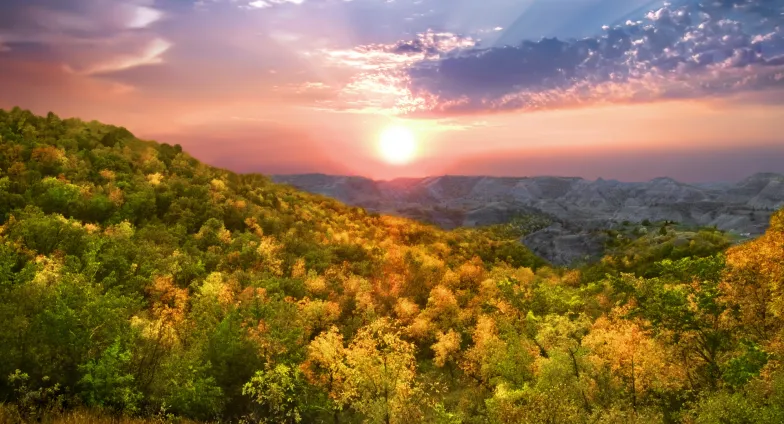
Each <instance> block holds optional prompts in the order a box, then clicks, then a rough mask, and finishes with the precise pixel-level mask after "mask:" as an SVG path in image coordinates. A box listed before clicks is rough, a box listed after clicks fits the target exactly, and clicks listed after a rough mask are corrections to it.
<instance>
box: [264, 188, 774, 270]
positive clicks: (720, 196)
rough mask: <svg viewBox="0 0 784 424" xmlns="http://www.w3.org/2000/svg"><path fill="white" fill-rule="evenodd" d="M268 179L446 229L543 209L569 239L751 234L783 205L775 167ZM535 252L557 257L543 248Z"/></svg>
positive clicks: (759, 230) (761, 229)
mask: <svg viewBox="0 0 784 424" xmlns="http://www.w3.org/2000/svg"><path fill="white" fill-rule="evenodd" d="M272 179H273V180H274V181H275V182H278V183H284V184H290V185H292V186H294V187H297V188H299V189H301V190H305V191H308V192H311V193H316V194H321V195H324V196H329V197H332V198H335V199H337V200H340V201H342V202H344V203H347V204H350V205H354V206H361V207H364V208H366V209H368V210H371V211H375V212H381V213H390V214H397V215H401V216H405V217H409V218H414V219H418V220H422V221H426V222H430V223H433V224H435V225H438V226H440V227H442V228H446V229H450V228H456V227H462V226H465V227H473V226H483V225H493V224H501V223H505V222H508V221H510V220H511V219H512V218H514V217H515V216H519V215H520V214H541V215H546V216H548V217H550V218H552V219H553V221H554V222H558V223H559V224H558V225H560V227H559V228H558V231H557V232H556V233H557V234H558V236H559V237H560V236H563V237H570V240H571V238H574V236H575V235H576V234H578V235H579V234H583V232H585V231H590V230H596V229H603V228H612V227H614V226H616V225H618V224H620V223H623V222H637V223H639V222H643V221H645V220H648V221H652V222H657V221H665V220H666V221H674V222H679V223H682V224H684V225H688V226H695V227H696V226H715V227H717V228H718V229H721V230H724V231H728V232H733V233H736V234H743V235H748V236H756V235H759V234H762V233H763V232H764V231H765V229H766V227H767V223H768V222H769V219H770V216H771V214H772V212H773V211H775V210H776V209H778V208H781V207H783V206H784V175H782V174H776V173H757V174H754V175H751V176H749V177H747V178H745V179H743V180H741V181H738V182H734V183H724V182H719V183H701V184H688V183H683V182H679V181H676V180H674V179H672V178H669V177H658V178H654V179H652V180H650V181H647V182H621V181H617V180H604V179H601V178H600V179H597V180H595V181H589V180H585V179H583V178H580V177H558V176H541V177H484V176H455V175H447V176H439V177H426V178H405V179H395V180H388V181H374V180H371V179H368V178H364V177H356V176H352V177H347V176H334V175H325V174H301V175H274V176H272ZM551 234H555V233H551ZM531 240H532V239H529V240H524V242H526V244H528V245H529V247H531V248H532V249H534V250H537V247H539V246H537V245H533V244H531V243H533V242H532V241H531ZM537 240H539V239H537ZM586 244H587V245H592V244H591V243H587V242H586ZM561 250H563V249H561ZM578 250H579V249H578ZM538 253H540V254H542V255H543V256H545V257H546V258H547V259H549V260H551V261H554V262H559V261H558V260H556V259H555V258H554V256H553V255H552V254H549V253H548V252H543V251H538ZM552 253H553V254H555V253H556V252H552ZM584 253H585V252H582V251H575V253H574V254H575V255H577V256H579V255H582V254H584ZM558 254H559V255H562V254H563V252H558ZM570 256H571V255H569V254H567V255H566V257H567V258H568V257H570ZM564 260H567V259H564Z"/></svg>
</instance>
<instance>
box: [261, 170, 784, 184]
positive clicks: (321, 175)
mask: <svg viewBox="0 0 784 424" xmlns="http://www.w3.org/2000/svg"><path fill="white" fill-rule="evenodd" d="M266 175H268V176H269V177H273V178H274V177H307V176H319V177H329V178H362V179H365V180H369V181H373V182H377V183H385V182H386V183H391V182H395V181H401V180H417V181H421V180H426V179H435V178H493V179H519V180H524V179H534V178H561V179H567V180H569V179H573V180H585V181H589V182H597V181H600V180H601V181H609V182H619V183H624V184H644V183H649V182H652V181H654V180H660V179H669V180H673V181H675V182H677V183H680V184H686V185H697V184H737V183H740V182H743V181H744V180H747V179H749V178H753V177H756V176H761V175H775V176H781V177H784V173H781V172H768V171H760V172H755V173H753V174H749V175H747V176H745V177H743V178H741V179H739V180H726V181H702V182H686V181H681V180H678V179H676V178H672V177H670V176H667V175H662V176H658V177H653V178H650V179H647V180H638V181H623V180H618V179H615V178H602V177H598V178H593V179H591V178H584V177H580V176H574V175H572V176H570V175H544V174H543V175H521V176H512V175H483V174H476V175H465V174H439V175H428V176H425V177H395V178H392V179H374V178H370V177H366V176H364V175H347V174H324V173H321V172H307V173H301V174H266Z"/></svg>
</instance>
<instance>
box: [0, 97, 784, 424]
mask: <svg viewBox="0 0 784 424" xmlns="http://www.w3.org/2000/svg"><path fill="white" fill-rule="evenodd" d="M0 224H1V225H0V322H2V323H3V326H2V327H0V357H2V358H3V360H2V361H0V399H3V400H4V402H6V403H4V404H0V421H4V422H29V421H47V420H49V421H52V420H54V421H52V422H58V421H57V420H61V421H59V422H84V421H85V420H87V419H93V420H95V422H99V420H101V419H102V418H101V417H104V416H105V417H107V418H106V419H107V420H109V419H111V418H112V417H119V416H126V417H139V418H140V419H145V418H146V419H149V420H150V421H151V422H175V421H177V420H178V419H180V418H188V419H192V420H199V421H221V422H229V421H231V422H238V421H240V420H243V421H244V422H275V423H297V422H303V423H319V422H330V423H360V422H367V423H418V422H422V423H425V422H427V423H466V424H468V423H519V422H530V423H560V422H570V423H573V422H577V423H588V422H592V423H593V422H602V423H627V422H683V423H703V422H704V423H712V422H771V423H774V422H781V421H782V419H784V408H782V406H781V405H784V372H783V371H782V370H781V367H780V364H781V359H782V354H784V350H782V346H784V344H782V341H783V340H784V339H783V337H784V332H783V330H782V329H784V321H783V319H784V309H782V305H784V297H782V296H784V292H783V291H782V287H781V282H782V275H784V274H783V272H784V271H782V270H784V262H782V258H784V255H782V254H781V253H782V251H784V213H782V212H779V213H777V214H775V215H774V216H773V217H772V220H771V226H770V228H769V229H768V231H767V233H766V234H765V235H764V236H762V237H761V238H759V239H757V240H754V241H751V242H748V243H744V244H740V245H738V246H735V247H732V248H729V250H726V251H725V248H726V247H727V240H726V238H725V237H724V236H723V235H722V234H721V233H720V232H718V231H707V232H701V233H693V234H685V233H683V232H678V231H675V229H674V228H670V227H663V230H658V231H659V232H658V233H654V232H651V233H650V234H647V235H644V236H640V237H637V238H634V239H633V240H632V239H630V241H628V242H623V243H620V244H618V246H615V249H616V250H614V251H613V254H610V255H607V256H606V257H605V258H604V259H603V260H602V261H600V262H599V263H598V264H594V265H592V266H588V267H585V268H581V269H573V270H568V269H559V268H552V267H550V266H548V265H547V264H546V263H545V262H544V261H542V260H541V259H539V258H537V257H536V256H535V255H533V254H532V253H531V252H530V251H529V250H528V249H526V248H525V247H524V246H522V245H521V244H519V243H518V242H517V241H516V237H517V236H518V235H519V233H518V231H519V230H520V229H523V230H525V229H529V227H537V226H538V225H540V224H541V223H539V222H536V221H515V223H514V224H515V225H513V226H495V227H488V228H482V229H465V228H463V229H458V230H454V231H444V230H441V229H438V228H436V227H434V226H431V225H426V224H421V223H417V222H414V221H411V220H408V219H404V218H397V217H390V216H381V215H378V214H375V213H371V212H367V211H366V210H364V209H362V208H358V207H351V206H345V205H343V204H341V203H339V202H337V201H335V200H332V199H329V198H326V197H322V196H318V195H312V194H307V193H304V192H301V191H298V190H296V189H294V188H292V187H289V186H285V185H277V184H275V183H272V182H271V181H270V180H269V179H268V178H266V177H263V176H260V175H237V174H234V173H231V172H229V171H226V170H221V169H216V168H212V167H209V166H206V165H204V164H201V163H199V162H198V161H196V160H194V159H193V158H191V157H190V156H188V155H187V154H186V153H185V152H183V151H182V149H181V148H180V147H179V146H170V145H167V144H157V143H154V142H149V141H144V140H139V139H137V138H135V137H133V135H132V134H131V133H129V132H128V131H127V130H125V129H123V128H119V127H113V126H107V125H102V124H100V123H97V122H89V123H88V122H82V121H79V120H60V119H59V118H58V117H57V116H55V115H53V114H49V115H48V116H46V117H39V116H35V115H32V114H31V113H29V112H27V111H23V110H19V109H14V110H12V111H0ZM619 235H621V236H622V237H623V236H624V234H623V233H619ZM86 417H92V418H86ZM107 422H108V421H107Z"/></svg>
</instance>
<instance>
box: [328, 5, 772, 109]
mask: <svg viewBox="0 0 784 424" xmlns="http://www.w3.org/2000/svg"><path fill="white" fill-rule="evenodd" d="M706 4H708V5H707V6H705V5H702V4H699V3H696V2H691V1H689V2H685V3H681V4H680V5H665V6H664V7H661V8H659V9H656V10H652V11H650V12H648V13H647V14H646V15H645V16H644V17H642V18H641V19H640V20H638V21H628V22H626V23H625V24H623V25H618V26H613V27H609V26H605V27H604V29H603V30H602V32H601V34H600V35H597V36H593V37H588V38H583V39H575V40H560V39H557V38H544V39H541V40H538V41H523V42H521V43H519V44H517V45H514V46H506V47H493V48H483V47H481V46H479V45H477V44H476V42H474V41H473V40H470V39H464V38H461V37H459V36H456V35H454V34H446V35H443V34H437V33H433V32H430V33H426V34H420V35H419V36H418V37H417V38H415V39H414V40H412V41H408V42H398V43H394V44H387V45H366V46H360V47H357V48H355V49H353V50H349V51H332V52H329V55H330V56H331V58H332V59H333V60H334V61H336V62H342V65H344V66H347V67H353V68H355V69H357V70H358V71H359V73H358V75H357V77H356V78H355V79H354V80H353V81H352V82H351V83H349V84H348V85H346V86H345V87H344V89H343V95H344V97H345V100H346V101H345V102H344V103H343V104H342V105H337V106H336V107H344V108H352V107H360V108H362V107H364V108H370V109H374V110H376V111H385V112H387V113H414V114H417V113H418V114H454V113H471V112H475V111H488V110H489V111H496V110H514V109H523V110H539V109H551V108H568V107H579V106H583V105H592V104H597V103H606V102H609V103H625V102H650V101H658V100H666V99H690V98H705V97H716V96H726V95H728V94H733V93H739V92H748V91H760V90H779V89H782V88H784V28H782V24H784V1H782V0H716V1H713V2H710V3H707V2H706ZM780 94H781V93H778V92H777V93H776V94H775V95H776V96H779V97H780V98H784V97H781V96H780ZM771 95H772V94H771Z"/></svg>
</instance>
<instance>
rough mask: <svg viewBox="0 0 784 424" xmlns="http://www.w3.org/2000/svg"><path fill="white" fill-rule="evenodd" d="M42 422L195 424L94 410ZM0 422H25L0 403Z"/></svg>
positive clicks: (71, 412) (65, 423)
mask: <svg viewBox="0 0 784 424" xmlns="http://www.w3.org/2000/svg"><path fill="white" fill-rule="evenodd" d="M35 422H36V423H42V424H170V423H171V424H196V423H195V422H194V421H189V420H179V419H177V420H167V419H164V418H129V417H122V418H116V417H112V416H109V415H106V414H101V413H99V412H96V411H88V410H77V411H70V412H65V413H62V414H57V415H52V416H46V417H43V418H42V419H41V420H40V421H35ZM0 424H26V421H25V420H23V419H22V418H21V417H20V416H19V414H18V413H17V412H16V409H15V408H14V407H13V406H8V405H4V404H0Z"/></svg>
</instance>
